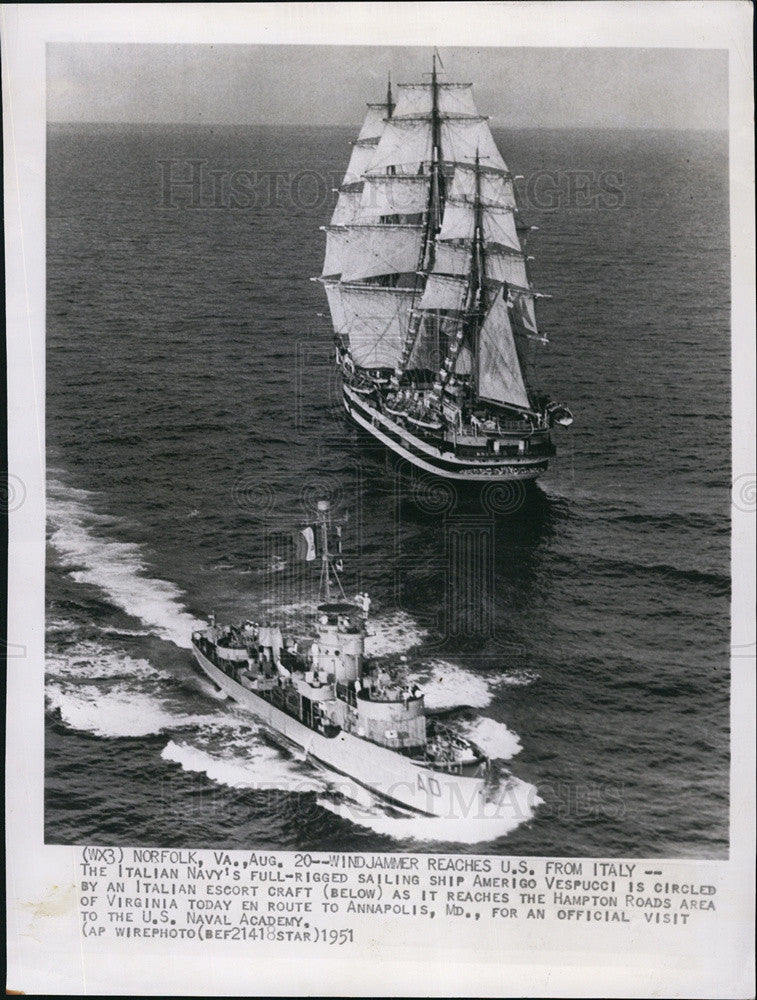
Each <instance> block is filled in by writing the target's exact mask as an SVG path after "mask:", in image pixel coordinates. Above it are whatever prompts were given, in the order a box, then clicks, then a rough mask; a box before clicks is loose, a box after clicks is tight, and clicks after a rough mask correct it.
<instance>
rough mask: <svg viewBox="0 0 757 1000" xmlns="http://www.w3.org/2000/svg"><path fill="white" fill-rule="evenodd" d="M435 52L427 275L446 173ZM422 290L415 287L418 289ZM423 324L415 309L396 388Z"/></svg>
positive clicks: (422, 266)
mask: <svg viewBox="0 0 757 1000" xmlns="http://www.w3.org/2000/svg"><path fill="white" fill-rule="evenodd" d="M436 58H437V57H436V52H434V53H433V54H432V56H431V176H430V179H429V187H428V202H427V204H426V224H425V228H424V231H423V245H422V247H421V253H420V260H419V262H418V271H419V272H421V273H423V272H425V273H426V274H428V272H429V271H431V270H433V267H434V255H435V251H436V237H437V234H438V233H439V230H440V229H441V224H442V216H443V214H444V172H443V170H442V130H441V115H440V114H439V81H438V78H437V73H436ZM419 291H422V289H418V287H417V286H416V292H419ZM421 323H422V316H421V313H420V312H419V311H417V310H415V311H414V312H413V314H412V316H411V319H410V326H409V329H408V333H407V336H406V338H405V345H404V348H403V351H402V357H401V358H400V361H399V364H398V366H397V368H396V369H395V371H394V374H393V375H392V386H393V388H395V389H396V388H397V387H398V386H399V384H400V377H401V376H402V373H403V371H404V369H405V366H406V365H407V363H408V361H409V360H410V355H411V354H412V350H413V346H414V345H415V342H416V340H417V339H418V334H419V333H420V328H421Z"/></svg>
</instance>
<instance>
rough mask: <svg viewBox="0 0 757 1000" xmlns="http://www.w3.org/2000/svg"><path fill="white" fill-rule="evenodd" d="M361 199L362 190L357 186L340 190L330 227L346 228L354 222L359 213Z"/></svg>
mask: <svg viewBox="0 0 757 1000" xmlns="http://www.w3.org/2000/svg"><path fill="white" fill-rule="evenodd" d="M362 197H363V189H362V187H361V186H360V185H358V184H353V185H352V186H351V187H346V188H342V189H340V191H339V196H338V197H337V200H336V207H335V208H334V214H333V215H332V216H331V225H332V226H347V225H349V224H350V222H355V220H356V219H357V217H358V215H359V213H360V202H361V199H362Z"/></svg>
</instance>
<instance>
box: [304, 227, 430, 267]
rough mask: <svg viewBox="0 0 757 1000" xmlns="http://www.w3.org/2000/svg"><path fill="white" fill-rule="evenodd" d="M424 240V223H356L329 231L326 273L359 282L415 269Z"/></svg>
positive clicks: (327, 236) (325, 263)
mask: <svg viewBox="0 0 757 1000" xmlns="http://www.w3.org/2000/svg"><path fill="white" fill-rule="evenodd" d="M422 242H423V228H422V227H421V226H388V225H375V226H366V225H356V226H346V227H345V228H343V229H334V230H328V231H327V233H326V259H325V260H324V262H323V274H324V275H337V274H341V276H342V281H360V280H361V279H363V278H372V277H376V276H377V275H380V274H405V273H407V272H410V271H415V270H416V269H417V267H418V260H419V257H420V253H421V244H422Z"/></svg>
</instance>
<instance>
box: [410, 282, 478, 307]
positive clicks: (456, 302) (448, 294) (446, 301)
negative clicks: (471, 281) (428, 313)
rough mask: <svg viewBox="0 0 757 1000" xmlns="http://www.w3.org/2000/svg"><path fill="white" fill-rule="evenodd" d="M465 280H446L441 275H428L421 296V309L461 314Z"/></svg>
mask: <svg viewBox="0 0 757 1000" xmlns="http://www.w3.org/2000/svg"><path fill="white" fill-rule="evenodd" d="M467 288H468V280H467V278H448V277H445V276H444V275H441V274H429V276H428V280H427V281H426V287H425V289H424V291H423V295H422V296H421V301H420V308H421V309H446V310H451V311H452V312H462V311H463V309H464V308H465V293H466V290H467Z"/></svg>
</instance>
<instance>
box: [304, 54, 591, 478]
mask: <svg viewBox="0 0 757 1000" xmlns="http://www.w3.org/2000/svg"><path fill="white" fill-rule="evenodd" d="M398 90H399V96H398V98H397V101H396V103H395V102H394V99H393V93H392V87H391V83H390V84H389V86H388V89H387V94H386V99H385V101H384V102H382V103H380V104H369V105H368V113H367V115H366V119H365V122H364V124H363V127H362V129H361V131H360V133H359V135H358V138H357V141H356V142H355V143H354V145H353V150H352V156H351V158H350V162H349V166H348V168H347V173H346V175H345V178H344V181H343V183H342V185H341V187H340V188H339V193H338V199H337V203H336V207H335V209H334V213H333V217H332V219H331V224H330V225H329V226H327V227H324V228H325V231H326V256H325V260H324V266H323V273H322V275H321V276H320V278H318V279H316V280H319V281H321V282H323V284H324V287H325V290H326V295H327V298H328V302H329V308H330V312H331V318H332V321H333V327H334V333H335V342H336V364H337V367H338V370H339V374H340V377H341V385H342V398H343V403H344V406H345V409H346V411H347V413H348V414H349V415H350V417H352V419H353V420H354V421H355V422H356V423H357V424H359V425H360V426H362V427H363V428H364V429H365V430H367V431H369V432H370V433H371V434H373V435H374V437H376V438H378V440H380V441H381V442H382V443H383V444H385V445H386V446H387V447H389V448H390V449H392V450H393V451H394V452H395V453H397V454H399V455H401V456H402V457H404V458H405V459H407V460H409V461H410V462H411V463H412V464H413V465H415V466H417V467H419V468H421V469H423V470H425V471H427V472H431V473H434V474H436V475H440V476H443V477H446V478H451V479H457V480H468V481H483V480H487V479H491V478H492V477H497V478H499V479H505V480H513V479H534V478H536V477H537V476H539V475H540V474H541V473H542V472H544V470H545V469H546V468H547V464H548V459H549V458H550V457H551V456H552V455H553V454H554V452H555V448H554V445H553V443H552V438H551V430H552V428H553V427H554V426H555V424H560V425H563V426H567V425H569V424H570V423H572V419H573V418H572V415H571V414H570V411H569V410H568V409H567V407H565V406H564V405H562V404H558V403H555V402H552V401H551V400H550V399H549V397H547V396H546V395H544V394H543V393H541V392H539V391H537V390H536V388H535V387H534V384H533V363H534V353H535V350H536V348H537V347H538V345H540V344H543V343H546V338H544V337H543V336H542V335H541V334H540V332H539V330H538V327H537V323H536V312H535V300H536V299H537V298H538V297H539V296H540V293H539V292H537V291H535V290H534V289H533V288H532V285H531V282H530V278H529V273H528V263H527V261H528V258H527V256H526V254H525V253H524V250H523V247H522V245H521V239H520V237H525V235H526V234H527V231H528V230H527V227H525V226H523V225H521V224H520V222H519V220H518V216H517V210H518V207H517V203H516V196H515V187H514V178H513V176H512V174H511V173H510V171H509V170H508V168H507V165H506V164H505V162H504V160H503V159H502V156H501V154H500V152H499V150H498V148H497V145H496V143H495V142H494V139H493V137H492V134H491V131H490V129H489V126H488V124H487V119H486V118H485V117H484V116H482V115H480V114H479V113H478V111H477V109H476V107H475V104H474V102H473V93H472V85H471V84H467V83H447V82H443V81H440V80H439V74H438V71H437V56H436V54H434V56H433V59H432V70H431V74H430V80H428V81H427V82H423V83H415V84H400V85H399V87H398ZM519 234H520V236H519Z"/></svg>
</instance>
